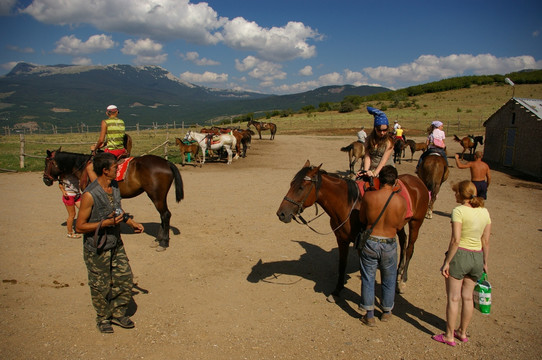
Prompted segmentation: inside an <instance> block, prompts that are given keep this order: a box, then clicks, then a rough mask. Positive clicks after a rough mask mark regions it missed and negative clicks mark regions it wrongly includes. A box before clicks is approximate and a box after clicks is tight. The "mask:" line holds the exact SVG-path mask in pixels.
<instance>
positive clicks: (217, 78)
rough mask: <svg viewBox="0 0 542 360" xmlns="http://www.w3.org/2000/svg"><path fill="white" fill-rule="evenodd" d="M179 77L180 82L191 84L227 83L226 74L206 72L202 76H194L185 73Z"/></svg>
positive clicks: (188, 72)
mask: <svg viewBox="0 0 542 360" xmlns="http://www.w3.org/2000/svg"><path fill="white" fill-rule="evenodd" d="M179 77H180V78H181V80H184V81H188V82H191V83H224V82H227V81H228V74H217V73H214V72H210V71H206V72H204V73H203V74H196V73H192V72H190V71H186V72H184V73H182V74H181V75H180V76H179Z"/></svg>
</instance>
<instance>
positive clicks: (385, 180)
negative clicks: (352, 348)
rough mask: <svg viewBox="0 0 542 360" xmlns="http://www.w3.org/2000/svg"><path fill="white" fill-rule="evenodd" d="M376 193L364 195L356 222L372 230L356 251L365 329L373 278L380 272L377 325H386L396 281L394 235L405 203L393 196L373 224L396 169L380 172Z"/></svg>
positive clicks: (401, 222)
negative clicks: (360, 279) (378, 317)
mask: <svg viewBox="0 0 542 360" xmlns="http://www.w3.org/2000/svg"><path fill="white" fill-rule="evenodd" d="M379 178H380V190H377V191H367V192H366V193H365V195H364V196H363V198H362V203H361V204H362V205H361V209H360V221H361V222H362V223H363V224H366V225H367V227H370V228H372V233H371V236H370V237H369V238H368V240H367V241H366V242H365V244H364V245H363V247H362V248H361V249H360V250H359V251H358V253H359V257H360V265H361V278H362V287H361V304H360V308H361V309H363V310H366V311H367V313H366V314H365V315H364V316H363V317H362V318H361V322H362V323H363V324H364V325H367V326H375V319H374V307H375V306H374V303H375V276H376V270H377V269H380V276H381V284H382V285H381V286H382V297H381V301H380V303H381V306H382V310H383V311H384V312H383V314H382V317H381V318H380V321H389V320H390V319H391V317H392V315H391V310H392V309H393V305H394V303H395V282H396V280H397V241H396V239H395V238H396V235H397V231H398V230H399V229H401V228H402V227H403V226H404V224H405V215H406V211H407V208H406V201H405V199H404V198H403V197H402V196H400V195H398V194H394V196H392V197H391V199H390V202H389V203H388V205H387V207H386V209H385V210H384V212H383V214H382V217H381V218H380V219H379V220H378V221H377V222H376V225H375V221H376V220H377V218H378V216H379V215H380V212H381V211H382V209H383V208H384V206H385V204H386V202H387V201H388V199H389V198H390V195H391V194H392V191H393V186H394V185H395V182H396V181H397V169H395V168H394V167H393V166H391V165H387V166H384V167H383V168H382V170H381V171H380V175H379Z"/></svg>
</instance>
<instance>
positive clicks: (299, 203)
mask: <svg viewBox="0 0 542 360" xmlns="http://www.w3.org/2000/svg"><path fill="white" fill-rule="evenodd" d="M303 180H305V181H310V182H311V187H310V189H309V191H308V192H307V195H305V197H304V199H303V201H301V202H298V201H295V200H293V199H290V198H289V197H287V196H284V200H286V201H288V202H290V203H292V204H294V205H296V206H297V213H296V214H295V215H294V216H293V219H294V221H295V222H296V223H298V224H303V225H306V226H307V227H308V228H309V229H311V230H312V231H314V232H315V233H317V234H319V235H329V234H332V233H334V232H335V231H337V230H339V229H340V228H341V227H342V226H343V225H344V224H346V222H347V221H348V219H350V215H352V211H354V207H355V206H356V204H357V203H358V199H359V188H358V187H357V186H356V189H357V190H358V196H357V197H356V201H354V203H353V204H352V207H351V208H350V211H349V212H348V216H346V219H344V221H343V222H342V223H341V224H340V225H339V226H337V227H336V228H335V229H332V230H331V231H330V232H328V233H325V234H324V233H321V232H319V231H318V230H316V229H314V228H313V227H312V226H310V225H309V223H311V222H313V221H314V220H316V219H318V218H319V217H320V216H322V215H324V213H321V214H320V215H318V204H317V203H316V201H317V200H318V192H316V199H315V200H314V205H315V207H316V215H317V216H316V217H315V218H314V219H311V220H309V221H307V220H305V219H304V218H303V216H302V215H301V213H302V212H303V210H304V209H305V207H304V206H303V204H304V203H305V201H306V200H307V199H308V197H309V195H310V194H311V192H312V189H313V188H315V189H316V185H315V184H316V183H318V180H317V179H316V178H314V179H313V178H311V177H309V176H305V177H304V178H303ZM296 217H299V219H300V220H301V222H299V221H298V220H297V218H296Z"/></svg>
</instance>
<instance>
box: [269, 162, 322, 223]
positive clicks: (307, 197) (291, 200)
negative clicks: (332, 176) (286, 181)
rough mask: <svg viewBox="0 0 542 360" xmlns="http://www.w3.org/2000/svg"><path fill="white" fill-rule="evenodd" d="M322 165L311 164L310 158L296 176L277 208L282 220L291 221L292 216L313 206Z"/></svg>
mask: <svg viewBox="0 0 542 360" xmlns="http://www.w3.org/2000/svg"><path fill="white" fill-rule="evenodd" d="M321 166H322V164H320V166H317V167H315V166H311V165H310V162H309V160H307V162H305V165H304V166H303V168H302V169H301V170H299V172H298V173H297V174H296V175H295V176H294V179H293V180H292V182H291V183H290V190H288V192H287V193H286V195H285V196H284V199H283V200H282V203H281V204H280V206H279V209H278V210H277V216H278V218H279V220H280V221H282V222H284V223H289V222H290V221H292V218H294V219H295V217H296V216H298V215H300V214H301V213H302V212H303V210H304V209H305V208H307V207H310V206H312V205H313V204H314V203H315V202H316V200H317V199H318V189H319V187H320V183H321V179H322V177H321V173H320V167H321Z"/></svg>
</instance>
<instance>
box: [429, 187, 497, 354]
mask: <svg viewBox="0 0 542 360" xmlns="http://www.w3.org/2000/svg"><path fill="white" fill-rule="evenodd" d="M452 189H453V190H454V192H455V199H456V202H457V203H459V204H461V205H459V206H457V207H455V208H454V209H453V211H452V237H451V239H450V245H449V246H448V251H447V252H446V254H445V258H444V263H443V264H442V267H441V268H440V272H441V274H442V276H444V278H445V282H446V297H447V302H446V332H445V333H443V334H438V335H433V336H432V339H433V340H435V341H438V342H440V343H443V344H446V345H450V346H455V345H456V342H455V340H454V338H456V339H458V340H459V341H461V342H463V343H465V342H467V341H468V340H469V339H468V337H467V328H468V326H469V324H470V321H471V319H472V313H473V312H474V303H473V291H474V286H475V285H476V282H477V281H478V280H479V279H480V278H481V277H482V274H483V273H484V272H485V273H487V272H488V257H489V235H490V233H491V218H490V216H489V212H488V211H487V209H486V208H484V199H482V198H481V197H479V196H477V194H476V187H475V186H474V184H473V183H472V182H471V181H469V180H464V181H461V182H460V183H458V184H454V185H453V186H452ZM459 303H461V320H460V323H459V327H458V328H457V329H456V328H455V323H456V319H457V315H458V312H459Z"/></svg>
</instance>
